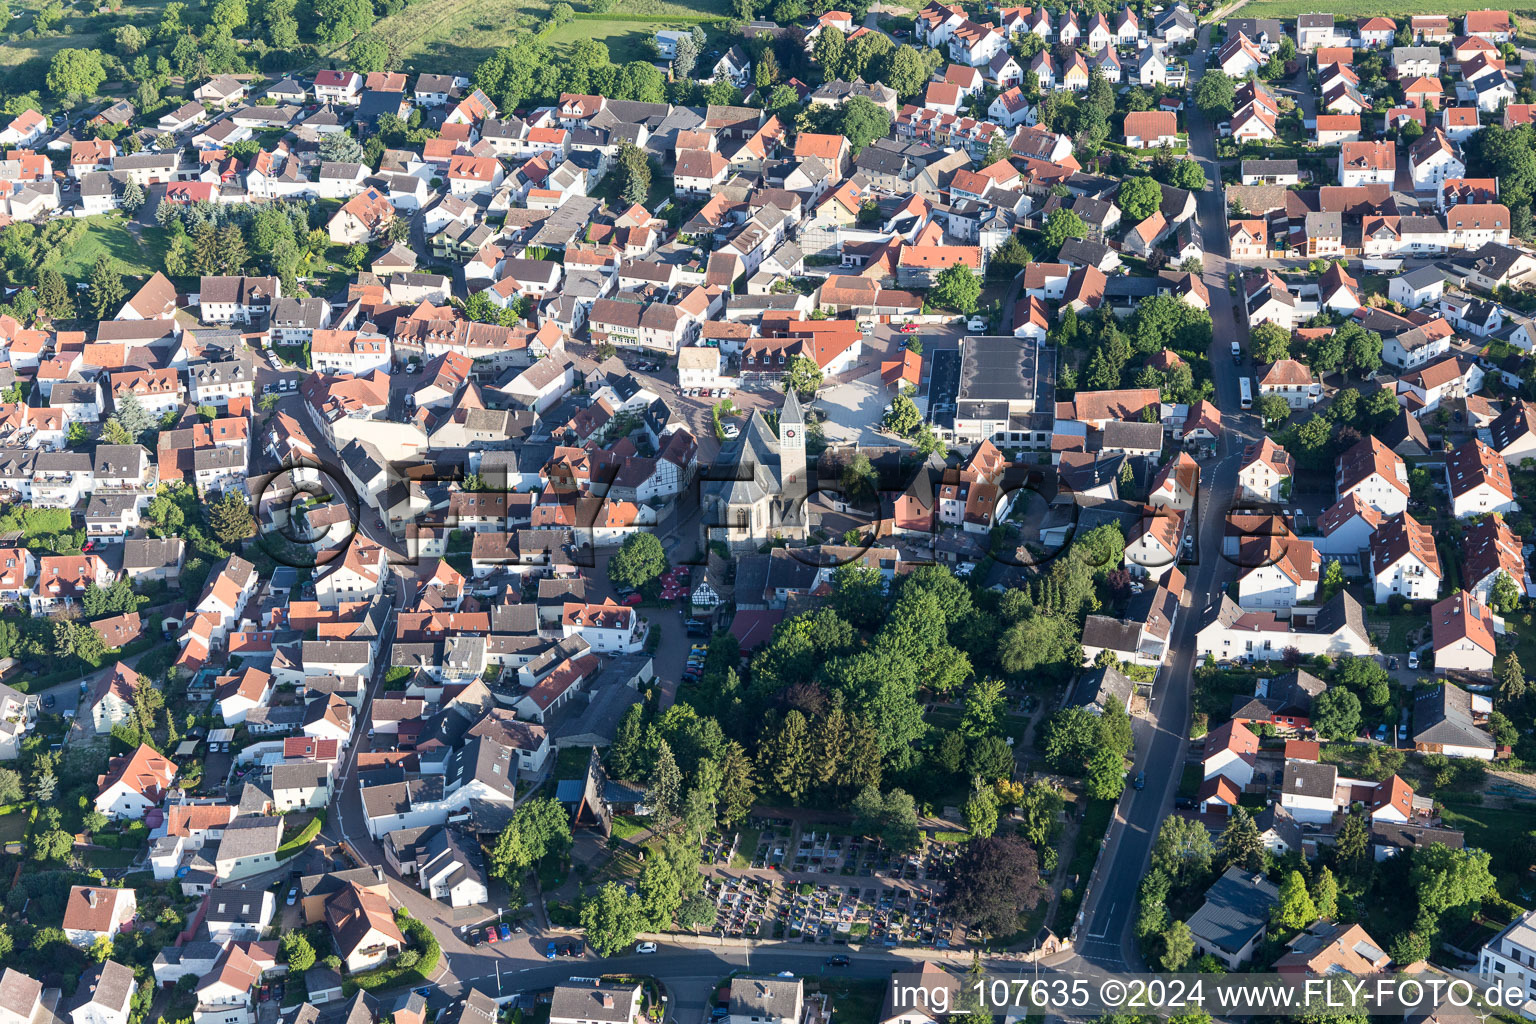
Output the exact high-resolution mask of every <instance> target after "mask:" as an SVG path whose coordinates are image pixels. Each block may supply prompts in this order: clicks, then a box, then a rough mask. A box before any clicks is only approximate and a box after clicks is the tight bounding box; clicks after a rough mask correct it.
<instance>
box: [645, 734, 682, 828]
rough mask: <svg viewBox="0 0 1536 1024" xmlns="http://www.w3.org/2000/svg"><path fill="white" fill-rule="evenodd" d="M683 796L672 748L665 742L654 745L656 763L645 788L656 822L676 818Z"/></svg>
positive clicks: (679, 771) (680, 778)
mask: <svg viewBox="0 0 1536 1024" xmlns="http://www.w3.org/2000/svg"><path fill="white" fill-rule="evenodd" d="M682 795H683V773H682V770H681V769H680V768H678V767H677V759H676V758H675V757H674V756H673V755H672V747H671V746H670V745H669V744H668V743H667V741H666V740H659V741H657V743H656V763H655V764H654V765H653V766H652V768H651V778H650V784H649V786H648V787H647V788H646V800H647V801H648V802H649V803H650V805H651V807H652V815H653V817H654V818H655V820H656V821H658V822H662V823H665V822H667V821H668V820H669V819H671V818H674V817H676V816H677V811H678V808H679V807H680V806H681V802H682Z"/></svg>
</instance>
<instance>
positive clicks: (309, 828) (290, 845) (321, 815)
mask: <svg viewBox="0 0 1536 1024" xmlns="http://www.w3.org/2000/svg"><path fill="white" fill-rule="evenodd" d="M324 827H325V811H324V810H323V809H322V810H318V811H316V812H315V816H314V817H313V818H311V819H310V821H309V824H308V825H305V826H304V827H303V828H302V829H301V830H300V831H299V834H298V835H296V836H294V837H293V838H292V839H290V840H288V841H287V842H286V843H284V844H283V845H282V846H279V847H278V848H277V859H278V860H287V859H288V858H289V857H292V856H293V855H294V854H296V853H299V852H300V851H301V850H303V849H304V848H305V847H307V846H309V844H310V843H312V842H314V841H315V836H317V835H319V834H320V830H321V829H322V828H324Z"/></svg>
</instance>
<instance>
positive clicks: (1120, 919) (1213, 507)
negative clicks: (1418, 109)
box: [1077, 26, 1258, 968]
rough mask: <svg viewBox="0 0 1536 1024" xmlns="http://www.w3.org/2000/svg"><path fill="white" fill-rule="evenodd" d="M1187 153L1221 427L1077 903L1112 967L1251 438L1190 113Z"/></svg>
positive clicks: (1180, 751)
mask: <svg viewBox="0 0 1536 1024" xmlns="http://www.w3.org/2000/svg"><path fill="white" fill-rule="evenodd" d="M1210 34H1211V29H1210V26H1206V27H1205V28H1203V29H1201V33H1200V46H1199V47H1198V48H1197V51H1196V53H1195V54H1194V55H1193V56H1192V58H1191V72H1192V74H1193V75H1194V76H1195V77H1198V75H1199V74H1200V72H1201V71H1202V70H1203V68H1204V63H1205V55H1206V54H1207V53H1209V52H1210V44H1211V40H1210ZM1188 117H1189V127H1190V151H1191V155H1192V156H1193V157H1194V158H1195V159H1197V160H1199V161H1200V163H1201V165H1202V167H1203V168H1204V170H1205V172H1206V177H1207V178H1208V179H1210V180H1211V181H1212V182H1213V183H1214V185H1213V187H1212V188H1211V189H1209V190H1207V191H1205V192H1201V193H1198V194H1197V195H1196V197H1195V200H1196V217H1197V219H1198V221H1199V225H1200V234H1201V239H1202V241H1203V243H1204V245H1205V247H1206V250H1207V252H1206V256H1205V264H1204V265H1205V271H1204V280H1205V284H1206V287H1207V289H1208V290H1209V291H1210V295H1211V317H1212V326H1213V339H1212V342H1211V349H1210V359H1211V367H1212V373H1213V375H1214V376H1215V380H1216V401H1217V405H1218V406H1219V407H1220V408H1221V409H1222V415H1223V422H1224V425H1225V427H1226V430H1225V431H1224V434H1223V437H1222V441H1221V445H1220V447H1219V448H1218V452H1217V458H1216V460H1215V461H1212V462H1206V463H1204V464H1203V465H1202V466H1201V471H1202V475H1201V487H1200V504H1199V506H1198V516H1197V524H1198V535H1197V539H1196V547H1195V550H1196V558H1197V560H1196V562H1195V564H1193V565H1186V566H1183V567H1182V568H1183V569H1184V571H1185V574H1186V576H1187V581H1186V585H1185V592H1184V598H1183V601H1182V603H1181V607H1180V609H1179V615H1178V621H1177V622H1176V623H1175V626H1174V633H1173V639H1172V645H1171V648H1172V650H1173V652H1174V653H1173V660H1172V661H1171V662H1170V663H1167V664H1165V665H1164V666H1163V668H1162V670H1161V671H1160V672H1159V673H1158V677H1157V681H1156V684H1155V685H1154V688H1153V697H1152V700H1151V702H1150V704H1149V712H1150V715H1151V721H1149V722H1138V723H1137V726H1138V729H1137V744H1136V750H1137V755H1136V764H1135V767H1134V768H1133V769H1132V771H1146V773H1147V785H1146V788H1145V789H1143V790H1140V791H1138V790H1134V789H1128V790H1126V793H1125V796H1124V797H1122V798H1121V801H1120V805H1119V807H1118V809H1117V814H1116V817H1115V820H1114V821H1113V822H1112V823H1111V825H1110V829H1109V834H1108V836H1107V837H1106V842H1105V849H1106V852H1105V854H1104V857H1103V858H1102V860H1101V863H1100V864H1099V868H1098V873H1097V876H1096V878H1095V880H1094V882H1093V883H1092V884H1091V886H1090V889H1089V892H1088V896H1087V898H1086V900H1085V902H1084V913H1083V918H1082V921H1083V925H1082V928H1081V929H1080V931H1079V934H1078V947H1077V948H1078V952H1079V954H1080V957H1081V958H1083V959H1086V960H1088V961H1089V962H1091V963H1094V964H1098V965H1101V966H1105V967H1111V968H1129V967H1135V966H1137V965H1139V964H1140V956H1139V954H1138V952H1137V948H1136V941H1135V938H1134V936H1133V934H1132V926H1133V925H1134V923H1135V918H1136V910H1137V906H1136V903H1137V900H1136V894H1137V889H1138V887H1139V885H1140V883H1141V879H1142V876H1143V875H1144V874H1145V872H1146V869H1147V865H1148V863H1149V861H1150V858H1151V850H1152V842H1153V840H1154V838H1155V837H1156V835H1157V828H1158V825H1159V823H1160V822H1161V821H1162V819H1163V817H1164V816H1166V815H1167V813H1168V812H1169V811H1170V810H1171V809H1172V805H1173V799H1174V796H1175V794H1176V792H1177V790H1178V784H1179V779H1180V776H1181V775H1182V772H1183V767H1184V755H1185V751H1186V749H1187V742H1188V741H1187V737H1188V735H1189V719H1190V689H1191V685H1192V682H1193V670H1194V667H1195V654H1194V651H1195V642H1196V632H1197V631H1198V629H1199V627H1200V624H1201V621H1202V619H1203V617H1204V615H1205V612H1206V608H1207V606H1208V605H1209V603H1210V602H1209V599H1208V597H1207V595H1210V594H1214V593H1216V591H1217V589H1218V588H1219V587H1220V586H1221V585H1222V584H1223V583H1224V582H1225V581H1226V580H1227V579H1228V578H1229V576H1230V575H1231V573H1232V570H1231V568H1230V567H1229V565H1228V563H1227V562H1226V560H1225V559H1224V558H1222V556H1221V537H1222V518H1223V513H1224V510H1225V509H1226V508H1227V507H1228V505H1229V504H1230V500H1231V497H1232V495H1233V493H1234V491H1235V488H1236V483H1237V470H1238V463H1239V462H1240V460H1241V455H1242V449H1243V446H1244V445H1245V444H1246V443H1247V442H1248V441H1249V440H1251V439H1253V438H1256V437H1257V436H1258V424H1257V422H1256V421H1255V419H1254V417H1253V416H1252V415H1251V414H1241V415H1240V414H1239V413H1238V412H1237V409H1238V384H1237V380H1238V377H1239V375H1240V373H1243V372H1246V369H1245V368H1239V367H1237V366H1234V365H1233V362H1232V359H1231V352H1230V350H1231V342H1232V341H1233V340H1237V341H1239V342H1241V343H1243V347H1244V350H1245V351H1246V350H1247V335H1248V331H1247V326H1246V323H1245V321H1243V320H1242V319H1241V318H1239V317H1238V315H1237V310H1236V309H1235V308H1234V306H1233V296H1232V294H1231V292H1230V290H1229V288H1228V285H1227V261H1226V259H1225V258H1224V257H1223V256H1221V255H1219V253H1222V252H1225V250H1226V243H1225V242H1224V241H1222V240H1223V239H1224V238H1226V234H1227V232H1226V211H1225V204H1224V200H1223V193H1222V192H1221V190H1220V181H1221V175H1220V173H1219V171H1218V169H1217V166H1216V162H1215V152H1216V150H1215V138H1214V134H1213V127H1212V126H1211V124H1209V123H1208V122H1207V121H1206V120H1205V118H1204V117H1202V116H1201V115H1200V113H1199V111H1198V110H1190V111H1189V113H1188Z"/></svg>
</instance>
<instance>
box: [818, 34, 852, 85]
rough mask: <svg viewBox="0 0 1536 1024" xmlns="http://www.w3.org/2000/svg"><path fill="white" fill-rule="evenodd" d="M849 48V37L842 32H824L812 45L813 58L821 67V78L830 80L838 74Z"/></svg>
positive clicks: (824, 80) (826, 80) (825, 80)
mask: <svg viewBox="0 0 1536 1024" xmlns="http://www.w3.org/2000/svg"><path fill="white" fill-rule="evenodd" d="M847 49H848V38H847V37H846V36H844V35H843V34H842V33H841V32H822V33H821V34H819V35H818V36H817V37H816V42H815V44H814V45H812V47H811V59H812V60H813V61H815V62H816V63H817V65H819V66H820V67H821V80H822V81H823V82H830V81H832V80H833V79H835V78H837V76H838V69H839V68H841V67H842V64H843V55H844V53H845V52H846V51H847Z"/></svg>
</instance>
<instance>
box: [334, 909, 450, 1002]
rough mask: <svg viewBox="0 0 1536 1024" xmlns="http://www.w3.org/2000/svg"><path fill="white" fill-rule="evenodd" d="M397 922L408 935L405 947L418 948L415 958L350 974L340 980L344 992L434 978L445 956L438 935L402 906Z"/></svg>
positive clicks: (415, 982) (420, 982) (398, 911)
mask: <svg viewBox="0 0 1536 1024" xmlns="http://www.w3.org/2000/svg"><path fill="white" fill-rule="evenodd" d="M395 922H396V923H397V924H399V925H400V931H401V933H402V934H403V935H404V936H405V938H406V948H407V949H413V950H415V951H416V953H417V960H416V962H415V963H414V964H412V965H411V966H410V967H401V966H400V965H399V964H398V963H388V964H385V965H383V966H382V967H375V968H374V969H373V970H371V971H360V972H358V973H357V974H353V975H349V976H348V977H347V978H345V979H344V980H343V981H342V984H341V990H342V993H343V995H345V996H349V997H350V996H351V995H352V994H353V993H355V992H357V991H358V990H359V989H361V990H363V991H365V992H371V991H373V990H374V989H385V988H392V987H394V986H396V985H411V986H416V985H424V984H426V983H427V982H429V981H431V980H432V975H433V974H435V973H436V972H437V963H438V961H439V960H441V959H442V956H443V947H442V946H441V945H439V944H438V941H437V937H436V936H434V935H433V934H432V931H431V929H429V928H428V927H427V926H426V925H425V924H423V923H422V922H420V921H418V920H416V919H415V918H414V917H412V916H411V915H410V914H409V913H408V912H407V911H406V910H405V909H404V908H403V907H402V908H401V909H399V910H396V911H395Z"/></svg>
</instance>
